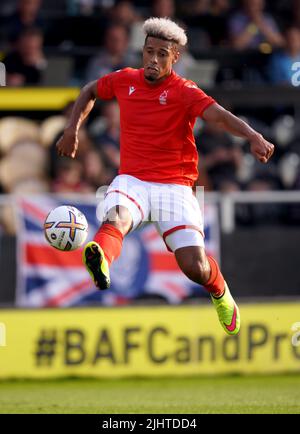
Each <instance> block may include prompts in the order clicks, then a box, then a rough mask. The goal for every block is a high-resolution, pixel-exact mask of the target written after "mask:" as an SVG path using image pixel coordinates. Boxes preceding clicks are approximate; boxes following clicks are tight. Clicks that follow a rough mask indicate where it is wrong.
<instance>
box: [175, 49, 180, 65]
mask: <svg viewBox="0 0 300 434" xmlns="http://www.w3.org/2000/svg"><path fill="white" fill-rule="evenodd" d="M179 56H180V53H179V51H178V50H176V51H175V52H174V56H173V64H174V63H176V62H178V59H179Z"/></svg>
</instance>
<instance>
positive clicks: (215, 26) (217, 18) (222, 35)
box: [207, 0, 230, 45]
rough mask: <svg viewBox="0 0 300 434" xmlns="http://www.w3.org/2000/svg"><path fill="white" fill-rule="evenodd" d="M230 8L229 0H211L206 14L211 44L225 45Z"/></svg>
mask: <svg viewBox="0 0 300 434" xmlns="http://www.w3.org/2000/svg"><path fill="white" fill-rule="evenodd" d="M229 10H230V1H229V0H212V1H211V8H210V13H209V16H208V20H207V21H208V23H207V25H208V32H209V36H210V39H211V43H212V44H213V45H226V44H227V39H228V34H227V23H228V17H229Z"/></svg>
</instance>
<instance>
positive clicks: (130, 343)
mask: <svg viewBox="0 0 300 434" xmlns="http://www.w3.org/2000/svg"><path fill="white" fill-rule="evenodd" d="M241 315H242V328H241V332H240V334H239V336H236V337H229V336H227V335H225V334H224V332H223V330H222V329H221V327H220V325H219V323H218V320H217V318H216V313H215V311H214V309H213V307H212V306H210V305H207V306H183V307H151V308H149V307H142V308H141V307H136V308H91V309H60V310H36V311H34V310H28V311H26V310H19V311H17V310H10V311H9V310H2V311H0V322H1V323H2V324H3V325H5V327H4V330H6V346H2V347H0V378H7V377H58V376H65V375H79V376H97V377H122V376H135V375H138V376H162V375H195V374H221V373H275V372H288V371H291V372H292V371H294V372H295V371H300V332H298V331H297V323H298V325H299V329H300V323H299V320H300V303H280V304H279V303H274V304H257V305H254V304H251V305H242V306H241ZM292 327H293V328H292ZM295 327H296V328H295ZM4 341H5V340H4Z"/></svg>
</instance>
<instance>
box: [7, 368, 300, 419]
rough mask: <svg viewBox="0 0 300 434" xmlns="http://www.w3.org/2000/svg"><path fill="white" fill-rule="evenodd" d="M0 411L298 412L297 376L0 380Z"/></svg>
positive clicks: (299, 377)
mask: <svg viewBox="0 0 300 434" xmlns="http://www.w3.org/2000/svg"><path fill="white" fill-rule="evenodd" d="M0 413H71V414H75V413H96V414H103V413H109V414H110V413H112V414H116V413H127V414H129V413H169V414H170V413H171V414H176V413H179V414H180V413H197V414H203V413H273V414H274V413H298V414H299V413H300V375H287V376H273V377H271V376H270V377H262V376H251V377H216V378H198V377H196V378H174V379H170V378H163V379H123V380H96V379H95V380H91V379H88V380H84V379H74V380H69V379H66V380H53V381H2V382H0Z"/></svg>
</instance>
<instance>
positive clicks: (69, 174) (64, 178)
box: [52, 157, 92, 193]
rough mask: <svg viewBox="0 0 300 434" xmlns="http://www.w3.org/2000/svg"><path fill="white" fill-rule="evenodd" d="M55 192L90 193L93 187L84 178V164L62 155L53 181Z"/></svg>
mask: <svg viewBox="0 0 300 434" xmlns="http://www.w3.org/2000/svg"><path fill="white" fill-rule="evenodd" d="M52 191H53V192H55V193H70V192H75V193H88V192H91V191H92V188H91V187H90V186H89V185H88V184H87V183H86V182H85V181H84V180H83V165H82V163H81V162H80V161H78V160H72V159H71V158H63V157H60V159H59V162H58V165H57V175H56V178H55V180H54V182H53V183H52Z"/></svg>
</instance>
